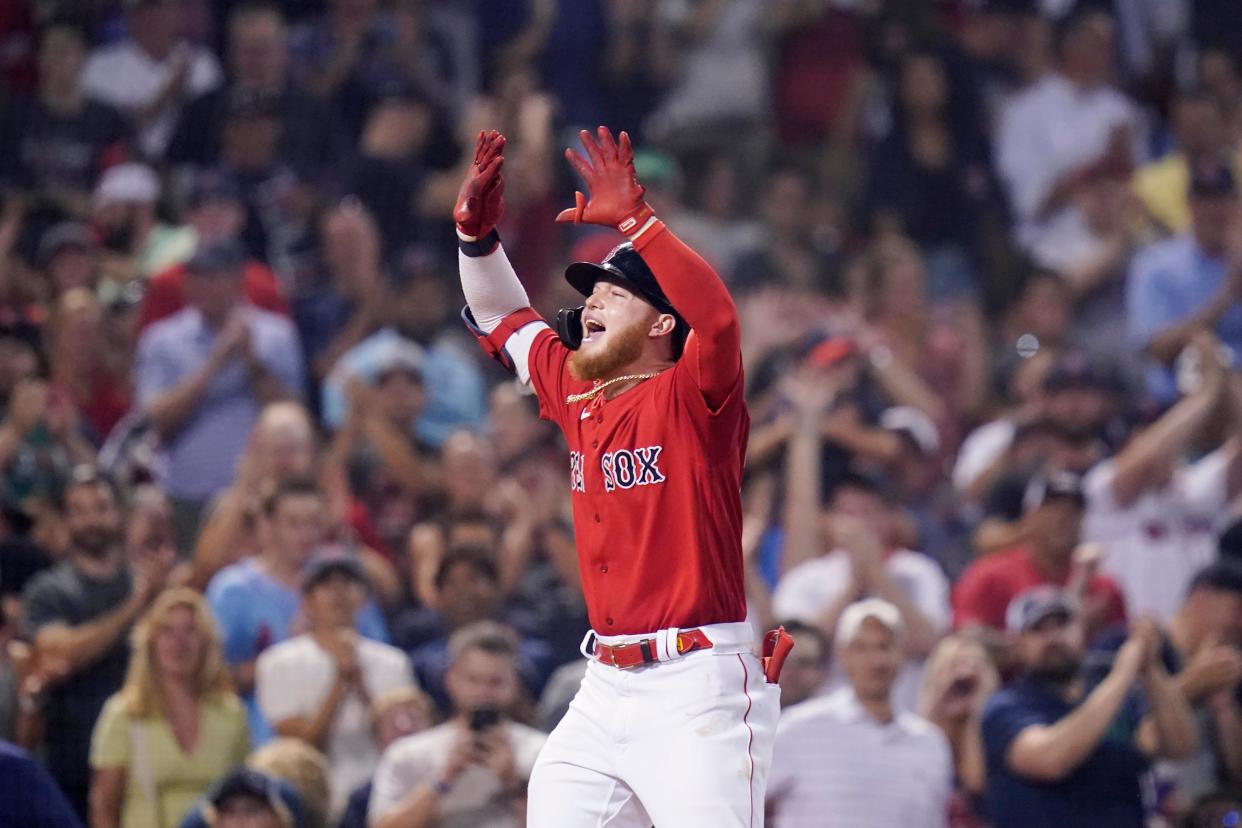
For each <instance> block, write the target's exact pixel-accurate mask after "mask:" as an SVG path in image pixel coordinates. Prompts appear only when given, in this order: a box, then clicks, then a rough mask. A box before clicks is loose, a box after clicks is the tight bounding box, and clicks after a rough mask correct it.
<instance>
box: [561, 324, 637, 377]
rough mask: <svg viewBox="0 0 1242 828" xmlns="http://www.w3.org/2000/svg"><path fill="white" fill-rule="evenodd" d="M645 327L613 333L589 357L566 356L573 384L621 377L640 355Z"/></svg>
mask: <svg viewBox="0 0 1242 828" xmlns="http://www.w3.org/2000/svg"><path fill="white" fill-rule="evenodd" d="M646 338H647V325H646V324H645V323H639V324H636V325H631V326H630V327H628V328H623V329H621V330H616V331H613V332H612V337H611V339H610V341H609V342H608V344H607V345H605V346H604V347H601V348H595V349H592V351H591V352H590V353H589V354H588V353H584V352H583V351H581V350H579V351H574V352H573V353H572V354H570V355H569V373H570V375H571V376H572V377H573V378H574V379H576V380H604V379H611V378H612V375H614V374H618V375H619V374H620V373H621V372H620V371H619V369H621V368H624V367H625V366H627V365H630V364H631V363H633V362H635V361H637V360H638V358H639V357H641V356H642V355H643V340H644V339H646Z"/></svg>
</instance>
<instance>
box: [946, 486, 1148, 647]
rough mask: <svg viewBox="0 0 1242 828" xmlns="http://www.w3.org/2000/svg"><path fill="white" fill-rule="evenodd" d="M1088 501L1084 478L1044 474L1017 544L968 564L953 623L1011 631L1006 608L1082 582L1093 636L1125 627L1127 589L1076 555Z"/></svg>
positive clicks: (1031, 495) (1031, 494)
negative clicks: (1029, 594) (1041, 590)
mask: <svg viewBox="0 0 1242 828" xmlns="http://www.w3.org/2000/svg"><path fill="white" fill-rule="evenodd" d="M1085 507H1086V498H1085V495H1084V494H1083V490H1082V478H1081V477H1079V476H1078V475H1077V474H1074V473H1073V472H1069V471H1063V470H1050V471H1047V472H1045V473H1043V474H1041V475H1038V476H1037V477H1036V478H1035V479H1034V480H1032V481H1031V483H1030V484H1029V485H1028V487H1027V491H1026V493H1025V495H1024V497H1023V510H1024V514H1023V516H1022V518H1021V520H1020V521H1019V524H1018V529H1019V537H1021V538H1023V539H1024V540H1023V541H1022V542H1020V543H1019V544H1018V545H1016V546H1012V547H1010V548H1007V549H1004V550H1002V551H998V552H993V553H991V554H989V555H987V556H986V557H984V558H980V559H979V560H976V561H975V562H974V563H973V564H971V565H970V566H968V567H967V568H966V570H965V571H964V572H963V573H962V575H961V577H960V578H958V580H957V583H956V584H955V585H954V587H953V624H954V626H955V627H957V628H958V629H962V628H967V627H982V628H984V629H990V630H993V631H1000V630H1003V629H1004V628H1005V608H1006V607H1008V606H1009V603H1010V601H1012V600H1013V599H1014V598H1015V597H1017V596H1018V595H1020V594H1021V593H1022V592H1024V591H1026V590H1028V589H1030V588H1032V587H1035V586H1038V585H1041V584H1052V585H1055V586H1062V587H1063V586H1065V585H1066V584H1068V583H1069V582H1070V581H1071V578H1075V576H1077V577H1076V578H1075V580H1081V581H1082V583H1083V587H1082V588H1083V589H1084V590H1085V595H1086V598H1085V607H1086V610H1087V611H1086V612H1085V614H1084V620H1085V623H1086V624H1087V626H1088V628H1089V631H1090V632H1099V631H1100V630H1101V629H1105V628H1107V627H1109V626H1113V625H1117V624H1125V621H1126V604H1125V598H1124V597H1123V595H1122V593H1121V589H1120V588H1119V587H1118V586H1117V584H1116V583H1115V582H1114V581H1113V580H1112V579H1111V578H1109V577H1107V576H1105V575H1101V574H1099V573H1097V572H1095V571H1094V569H1093V568H1091V567H1088V566H1087V565H1086V564H1085V563H1079V562H1076V561H1075V559H1074V552H1075V550H1076V549H1078V547H1079V545H1080V542H1081V540H1082V533H1081V529H1082V521H1083V513H1084V509H1085Z"/></svg>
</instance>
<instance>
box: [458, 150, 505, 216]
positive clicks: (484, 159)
mask: <svg viewBox="0 0 1242 828" xmlns="http://www.w3.org/2000/svg"><path fill="white" fill-rule="evenodd" d="M504 150H505V136H503V135H501V134H500V133H499V132H497V131H496V130H494V129H493V130H490V131H485V130H480V131H479V137H478V139H477V140H476V141H475V145H474V161H472V162H471V164H470V169H469V170H468V171H467V172H466V178H465V180H463V181H462V183H461V189H460V190H458V192H457V206H455V207H454V208H453V221H455V222H457V229H458V230H460V231H461V233H462V235H465V236H473V237H474V238H476V239H478V238H482V237H484V236H486V235H487V234H488V233H490V232H491V231H492V229H493V228H494V227H495V226H496V225H497V224H499V223H500V218H501V216H503V215H504V212H505V199H504V195H505V180H504V178H503V177H502V176H501V174H500V168H501V167H502V166H504V163H505V157H504V155H503V153H504Z"/></svg>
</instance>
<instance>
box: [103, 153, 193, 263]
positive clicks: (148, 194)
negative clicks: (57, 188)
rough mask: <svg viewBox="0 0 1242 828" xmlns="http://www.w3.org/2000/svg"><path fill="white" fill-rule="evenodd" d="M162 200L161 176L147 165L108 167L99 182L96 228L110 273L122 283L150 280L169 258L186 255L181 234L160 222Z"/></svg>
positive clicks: (133, 164) (126, 164) (129, 163)
mask: <svg viewBox="0 0 1242 828" xmlns="http://www.w3.org/2000/svg"><path fill="white" fill-rule="evenodd" d="M159 197H160V180H159V176H158V175H157V174H156V172H155V170H153V169H152V168H151V167H149V166H147V165H145V164H140V163H137V162H133V161H127V162H125V163H123V164H117V165H116V166H113V167H109V168H108V169H107V170H105V171H104V173H103V175H101V176H100V177H99V183H98V184H97V185H96V186H95V194H94V197H93V199H92V204H91V226H92V228H93V230H94V232H95V236H96V237H97V238H98V239H99V247H100V250H101V253H103V254H104V267H105V270H108V271H109V272H114V273H115V274H116V275H117V277H119V278H122V279H129V278H131V277H133V276H138V277H147V276H149V275H151V273H152V272H154V271H155V270H156V269H157V268H158V267H161V266H162V265H163V263H164V261H165V259H166V257H168V256H170V255H174V256H175V255H180V254H181V252H182V251H184V249H185V246H186V245H185V239H184V238H183V237H182V234H181V233H180V232H179V231H178V230H177V228H175V227H172V226H170V225H168V224H165V223H164V222H162V221H160V219H159V215H158V214H157V212H156V203H157V202H158V201H159Z"/></svg>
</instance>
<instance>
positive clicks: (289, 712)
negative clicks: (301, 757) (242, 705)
mask: <svg viewBox="0 0 1242 828" xmlns="http://www.w3.org/2000/svg"><path fill="white" fill-rule="evenodd" d="M367 590H368V587H367V578H366V575H365V573H364V572H363V569H362V565H361V564H360V563H359V562H358V558H357V555H356V554H355V553H354V552H353V551H352V550H348V549H345V548H341V547H332V546H329V547H322V548H320V550H319V551H318V552H316V553H315V554H314V556H312V557H311V559H310V560H309V561H308V562H307V564H306V567H305V568H304V569H303V572H302V615H303V617H304V618H305V620H306V624H307V632H306V634H304V635H299V636H297V637H295V638H291V639H289V640H288V641H285V642H282V643H280V644H277V645H275V646H274V647H271V648H270V649H268V650H266V651H264V653H263V654H262V655H260V656H259V660H258V663H257V665H256V667H255V696H256V698H257V699H258V703H259V710H260V711H261V712H262V713H263V716H264V717H265V718H266V719H267V721H268V722H269V723H270V724H271V725H272V728H273V729H274V730H275V731H276V733H277V734H278V735H280V736H285V737H293V738H297V739H302V740H304V741H306V742H308V743H310V744H311V745H313V746H315V747H316V748H318V749H320V750H322V751H323V752H324V755H325V756H326V757H327V760H328V777H329V782H330V787H331V793H332V797H331V799H332V805H331V810H332V812H333V813H334V814H337V815H339V814H340V812H341V811H342V810H344V807H345V803H346V801H347V800H348V798H349V795H350V794H351V793H352V792H353V791H354V789H355V788H357V787H358V786H359V785H361V784H363V783H364V782H366V781H367V779H368V778H369V777H370V776H371V773H372V772H373V771H374V770H375V766H376V764H377V763H378V762H379V757H380V754H379V750H378V748H377V747H376V744H375V736H374V733H373V731H372V728H371V720H370V716H369V711H370V706H371V702H372V701H373V700H374V699H377V698H379V697H380V696H383V695H384V694H386V693H389V692H391V691H393V690H397V689H398V688H403V687H410V686H412V685H413V684H414V678H413V672H412V669H411V667H410V662H409V659H407V658H406V656H405V653H403V652H401V651H400V650H398V649H397V648H396V647H391V646H389V645H387V644H382V643H380V642H378V641H371V640H369V639H367V638H364V637H362V636H361V635H359V633H358V628H357V621H356V620H357V617H358V613H359V611H360V610H361V609H362V607H363V605H364V603H365V600H366V597H367Z"/></svg>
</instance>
